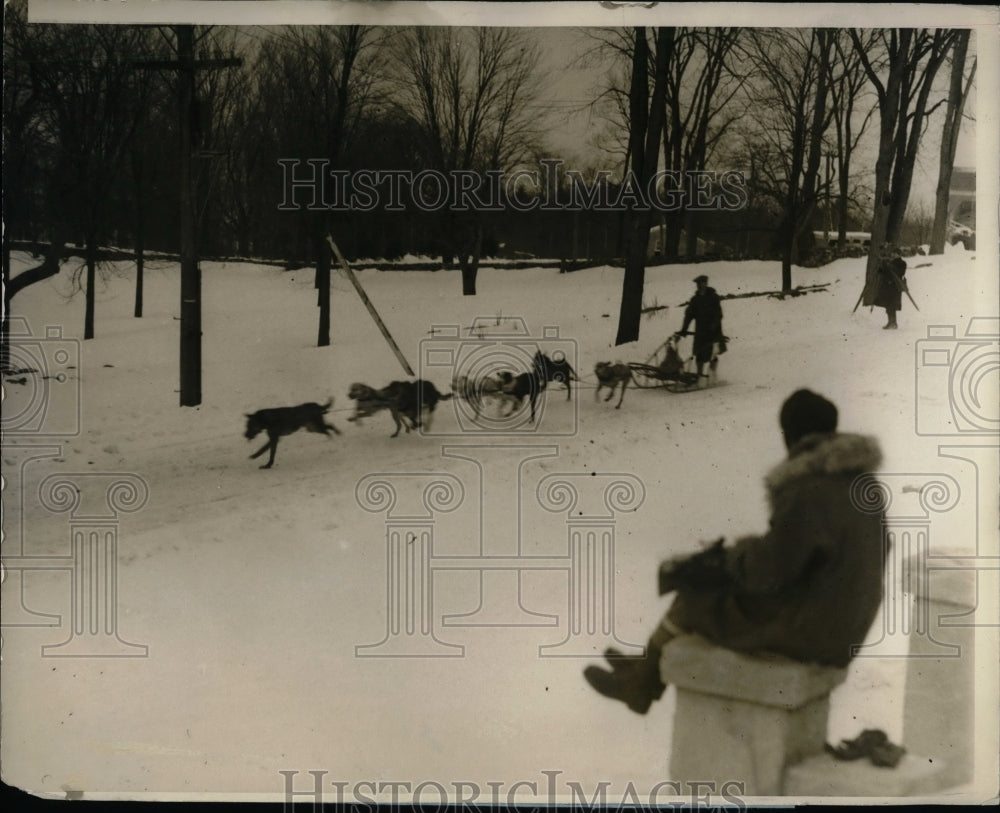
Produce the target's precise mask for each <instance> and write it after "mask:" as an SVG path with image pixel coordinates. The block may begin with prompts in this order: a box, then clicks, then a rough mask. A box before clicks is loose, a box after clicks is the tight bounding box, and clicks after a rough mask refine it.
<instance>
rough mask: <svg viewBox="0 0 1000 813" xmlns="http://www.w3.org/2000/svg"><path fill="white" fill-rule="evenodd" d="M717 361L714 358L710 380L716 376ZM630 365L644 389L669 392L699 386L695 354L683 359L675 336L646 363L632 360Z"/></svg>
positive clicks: (634, 376) (635, 379)
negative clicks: (715, 366) (658, 389)
mask: <svg viewBox="0 0 1000 813" xmlns="http://www.w3.org/2000/svg"><path fill="white" fill-rule="evenodd" d="M716 361H717V359H715V358H713V359H712V362H711V364H712V375H711V376H710V377H709V378H708V379H707V380H708V381H711V380H712V379H713V378H714V377H715V376H714V365H715V363H716ZM628 366H629V369H630V370H631V371H632V380H633V381H634V382H635V385H636V386H637V387H640V388H643V389H655V388H660V389H665V390H667V391H668V392H687V391H688V390H693V389H697V387H698V373H697V368H696V367H695V362H694V355H693V354H692V355H691V356H689V357H688V358H687V360H685V359H683V358H682V357H681V354H680V352H679V351H678V349H677V340H676V339H674V337H673V336H671V337H670V338H669V339H667V340H666V341H665V342H664V343H663V344H662V345H660V346H659V347H658V348H657V349H656V351H655V352H654V353H653V355H652V356H650V357H649V358H648V359H646V362H645V363H644V364H639V363H637V362H632V363H630V364H629V365H628Z"/></svg>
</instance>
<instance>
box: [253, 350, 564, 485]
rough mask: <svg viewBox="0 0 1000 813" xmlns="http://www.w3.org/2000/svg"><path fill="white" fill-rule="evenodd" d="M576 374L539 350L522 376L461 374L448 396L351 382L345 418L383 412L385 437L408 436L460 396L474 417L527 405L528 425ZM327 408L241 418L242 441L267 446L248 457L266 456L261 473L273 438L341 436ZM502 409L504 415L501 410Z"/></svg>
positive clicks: (408, 385)
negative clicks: (543, 399) (258, 440)
mask: <svg viewBox="0 0 1000 813" xmlns="http://www.w3.org/2000/svg"><path fill="white" fill-rule="evenodd" d="M576 380H578V379H577V376H576V372H575V371H574V370H573V367H572V366H571V365H570V363H569V362H568V361H566V360H564V359H551V358H549V357H548V356H547V355H545V354H544V353H542V352H541V351H539V352H538V353H536V354H535V357H534V359H533V360H532V370H531V371H530V372H527V373H519V374H514V373H511V372H499V373H497V374H496V375H494V376H488V377H485V378H483V379H481V380H479V381H473V380H472V379H470V378H468V377H467V376H457V377H456V378H455V379H454V380H453V381H452V391H451V392H446V393H443V392H440V391H439V390H438V388H437V387H435V386H434V384H433V383H432V382H430V381H425V380H423V379H418V380H416V381H393V382H391V383H390V384H388V385H387V386H385V387H382V388H381V389H376V388H374V387H370V386H368V385H367V384H362V383H354V384H352V385H351V387H350V390H349V391H348V397H350V398H351V400H353V401H354V414H353V415H351V416H350V417H349V418H348V419H347V420H349V421H361V419H362V418H367V417H370V416H372V415H375V414H376V413H378V412H382V411H387V412H389V414H390V415H391V416H392V419H393V422H394V423H395V425H396V431H395V432H393V433H392V435H390V437H396V436H398V435H399V432H400V430H401V429H405V430H406V431H407V432H409V431H410V430H411V429H417V428H418V427H424V428H428V429H429V428H430V424H431V420H432V419H433V416H434V410H435V409H436V408H437V405H438V403H440V402H441V401H448V400H450V399H451V398H461V399H463V400H465V401H467V402H468V403H469V404H470V405H471V406H472V407H473V409H474V411H475V413H476V417H477V418H478V417H479V414H480V411H481V410H482V405H483V403H484V401H487V400H496V401H497V402H498V410H499V414H500V416H501V417H510V416H511V415H513V414H514V413H515V412H517V411H519V410H520V409H521V408H522V407H523V406H524V404H525V401H527V402H528V405H529V407H530V410H531V413H530V414H531V421H532V423H533V422H534V420H535V405H536V403H537V400H538V396H539V395H540V394H541V392H542V390H544V389H545V388H546V386H547V385H548V384H549V383H550V382H558V383H563V384H565V385H566V398H567V400H568V399H569V397H570V395H571V390H570V387H571V384H570V382H571V381H576ZM332 406H333V399H332V398H331V399H330V400H329V401H327V402H326V403H325V404H317V403H306V404H299V405H298V406H294V407H277V408H272V409H261V410H258V411H257V412H254V413H253V414H248V415H247V416H246V419H247V425H246V433H245V437H246V438H247V439H248V440H253V439H254V438H255V437H257V435H259V434H260V433H261V432H265V433H266V434H267V438H268V440H267V443H265V444H264V445H263V446H262V447H261V448H260V449H258V450H257V451H256V452H254V453H253V454H252V455H250V458H251V459H255V458H257V457H260V456H261V455H262V454H264V453H265V452H269V455H268V460H267V463H265V464H264V465H263V466H261V468H262V469H269V468H271V466H273V465H274V457H275V452H276V451H277V448H278V440H279V439H280V438H282V437H284V436H285V435H291V434H292V433H294V432H297V431H298V430H299V429H304V430H305V431H307V432H316V433H320V434H324V435H327V436H328V437H329V435H330V433H331V432H333V433H334V434H336V435H339V434H341V433H340V430H339V429H337V427H336V426H334V425H333V424H331V423H327V422H326V418H325V417H324V416H325V415H326V413H328V412H329V411H330V408H331V407H332ZM505 410H506V411H505Z"/></svg>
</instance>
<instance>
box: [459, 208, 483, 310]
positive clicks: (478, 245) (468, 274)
mask: <svg viewBox="0 0 1000 813" xmlns="http://www.w3.org/2000/svg"><path fill="white" fill-rule="evenodd" d="M472 231H473V238H472V251H471V252H470V253H466V252H465V251H463V252H462V254H461V255H460V257H459V265H460V266H461V269H462V296H475V295H476V277H477V276H478V275H479V255H480V252H481V251H482V248H483V227H482V225H481V224H480V223H479V222H478V221H477V222H476V224H475V226H474V227H473V230H472Z"/></svg>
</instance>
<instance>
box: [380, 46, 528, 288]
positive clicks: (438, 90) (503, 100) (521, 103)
mask: <svg viewBox="0 0 1000 813" xmlns="http://www.w3.org/2000/svg"><path fill="white" fill-rule="evenodd" d="M398 54H399V63H400V67H401V70H400V77H399V90H400V99H399V103H400V105H401V106H402V109H403V111H404V113H405V114H406V115H407V116H408V118H409V120H410V122H411V123H412V127H413V130H414V133H415V135H416V138H417V139H418V142H419V145H420V148H421V149H420V151H421V157H422V161H423V165H424V168H426V169H433V170H437V171H439V172H443V173H446V174H448V173H452V172H454V171H455V170H473V171H476V172H478V173H486V172H491V171H492V172H496V171H506V170H510V169H512V168H513V167H515V166H516V165H517V164H518V163H519V162H520V161H522V160H523V159H525V158H526V157H527V156H528V155H529V154H530V147H531V145H532V142H533V140H534V138H535V116H534V115H532V113H531V111H530V109H529V105H530V104H531V103H532V102H533V101H534V99H535V98H536V96H537V92H538V82H537V76H538V72H537V67H538V62H539V52H538V48H537V46H536V45H535V44H534V43H533V42H531V41H530V40H529V39H528V38H527V36H526V35H525V34H524V33H522V32H519V31H518V30H516V29H510V28H478V29H473V30H463V29H456V28H415V29H412V30H410V31H407V32H406V33H405V34H404V35H403V36H402V37H401V38H400V43H399V49H398ZM452 186H453V185H452ZM448 194H449V195H453V194H454V189H453V188H450V189H449V193H448ZM454 203H455V201H454V200H453V199H452V198H451V197H449V200H448V206H447V211H445V212H444V213H443V214H444V220H443V222H442V224H441V226H442V227H441V234H440V236H441V238H442V242H443V243H444V247H445V248H444V251H443V254H444V255H445V259H447V258H448V255H449V254H451V255H452V256H454V255H457V256H458V259H459V266H460V268H461V271H462V293H463V294H464V295H466V296H474V295H475V293H476V275H477V272H478V268H479V258H480V254H481V252H482V247H483V219H482V213H481V212H479V211H476V210H475V207H471V208H472V210H471V211H466V212H456V211H454V209H455V208H456V207H454V205H453V204H454Z"/></svg>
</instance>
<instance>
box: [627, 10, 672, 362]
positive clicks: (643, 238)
mask: <svg viewBox="0 0 1000 813" xmlns="http://www.w3.org/2000/svg"><path fill="white" fill-rule="evenodd" d="M633 33H634V45H633V52H632V81H631V85H630V88H629V178H628V179H627V180H626V183H628V182H632V183H634V184H635V186H636V188H637V191H638V197H639V198H640V200H641V198H642V195H643V194H644V193H646V192H648V190H649V186H650V182H651V181H652V179H653V178H654V176H655V174H656V166H657V159H658V156H659V151H660V138H661V136H662V132H663V118H664V101H665V97H666V92H667V82H666V76H667V64H668V63H669V61H670V53H671V49H672V48H673V42H674V37H673V35H674V32H673V30H671V29H669V28H660V29H656V30H655V32H654V34H653V39H654V53H655V58H654V60H653V90H652V94H650V88H649V70H650V48H649V42H648V41H647V32H646V29H645V28H642V27H637V28H635V29H634V32H633ZM627 223H628V238H629V239H628V246H627V248H626V253H625V275H624V278H623V280H622V299H621V308H620V310H619V314H618V334H617V336H616V337H615V344H616V345H618V344H626V343H627V342H634V341H635V340H636V339H638V338H639V323H640V321H641V318H642V290H643V285H644V282H645V275H646V251H647V247H648V244H649V230H650V227H651V226H652V209H651V208H650V206H649V205H648V203H647V204H646V205H639V206H630V207H629V211H628V217H627Z"/></svg>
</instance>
